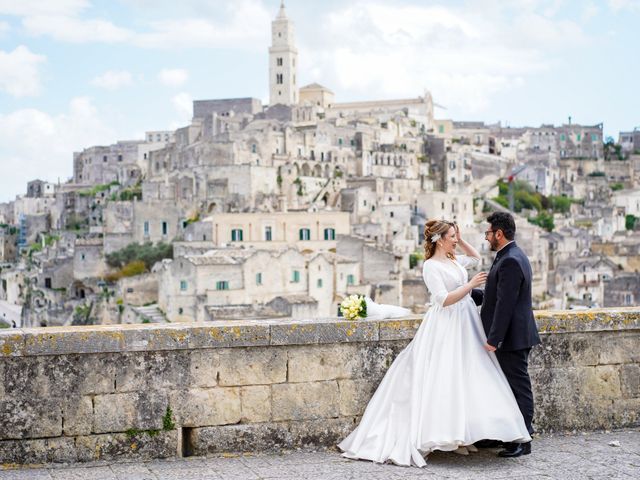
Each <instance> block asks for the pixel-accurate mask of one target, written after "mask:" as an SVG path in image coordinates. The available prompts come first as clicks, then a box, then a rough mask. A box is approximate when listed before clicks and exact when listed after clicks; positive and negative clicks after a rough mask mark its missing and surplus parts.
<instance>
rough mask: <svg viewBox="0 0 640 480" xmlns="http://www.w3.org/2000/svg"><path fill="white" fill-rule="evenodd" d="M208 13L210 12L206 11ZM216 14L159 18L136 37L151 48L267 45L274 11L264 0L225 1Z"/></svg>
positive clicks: (254, 48) (142, 44)
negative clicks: (266, 5) (148, 28)
mask: <svg viewBox="0 0 640 480" xmlns="http://www.w3.org/2000/svg"><path fill="white" fill-rule="evenodd" d="M205 13H207V12H205ZM210 15H215V18H212V17H210V16H209V15H204V16H202V17H198V18H181V19H175V20H174V19H171V20H162V21H156V22H153V23H151V24H150V27H151V31H150V32H144V33H138V34H137V35H136V37H135V39H134V40H133V41H134V43H135V44H136V45H138V46H141V47H147V48H162V49H174V48H190V47H206V48H234V49H236V48H243V49H250V50H256V49H258V48H264V45H266V42H267V41H268V39H269V28H270V27H269V26H270V24H271V20H272V16H273V12H271V11H269V10H267V9H266V7H265V6H264V4H263V3H262V1H260V0H236V1H234V2H225V4H224V7H223V8H222V9H217V10H216V11H215V13H214V12H211V13H210Z"/></svg>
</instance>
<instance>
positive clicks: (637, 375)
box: [620, 364, 640, 398]
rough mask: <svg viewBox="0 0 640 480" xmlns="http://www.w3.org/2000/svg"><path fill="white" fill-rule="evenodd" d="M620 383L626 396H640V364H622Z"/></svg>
mask: <svg viewBox="0 0 640 480" xmlns="http://www.w3.org/2000/svg"><path fill="white" fill-rule="evenodd" d="M620 385H621V387H622V395H623V397H625V398H638V397H640V365H638V364H628V365H621V366H620Z"/></svg>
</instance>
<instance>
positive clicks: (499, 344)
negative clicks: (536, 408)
mask: <svg viewBox="0 0 640 480" xmlns="http://www.w3.org/2000/svg"><path fill="white" fill-rule="evenodd" d="M487 221H488V222H489V225H490V227H489V229H488V230H487V231H486V232H485V238H486V240H487V242H489V246H490V247H491V250H492V251H494V252H498V253H497V254H496V258H495V260H494V261H493V265H491V270H490V271H489V275H488V277H487V283H486V284H485V289H484V300H483V302H482V310H481V312H480V317H481V318H482V325H483V326H484V331H485V333H486V334H487V343H486V345H485V349H486V350H488V351H489V352H496V357H497V358H498V362H499V363H500V367H501V368H502V371H503V372H504V374H505V376H506V377H507V381H508V382H509V385H510V386H511V390H513V394H514V396H515V397H516V401H517V402H518V407H519V408H520V411H521V412H522V416H523V417H524V423H525V425H526V427H527V430H529V433H530V434H531V433H533V427H532V426H531V422H532V420H533V393H532V391H531V380H530V379H529V373H528V371H527V367H528V358H529V352H530V351H531V347H533V346H534V345H537V344H539V343H540V337H539V336H538V328H537V326H536V322H535V320H534V318H533V311H532V307H531V276H532V275H531V265H530V263H529V259H528V258H527V256H526V255H525V254H524V252H523V251H522V250H520V248H519V247H518V246H517V245H516V243H515V241H514V237H515V233H516V224H515V221H514V219H513V217H512V216H511V214H509V213H506V212H495V213H493V214H492V215H490V216H489V218H487ZM504 447H505V449H504V450H503V451H501V452H500V453H498V455H499V456H501V457H519V456H520V455H527V454H529V453H531V442H528V443H506V444H505V445H504Z"/></svg>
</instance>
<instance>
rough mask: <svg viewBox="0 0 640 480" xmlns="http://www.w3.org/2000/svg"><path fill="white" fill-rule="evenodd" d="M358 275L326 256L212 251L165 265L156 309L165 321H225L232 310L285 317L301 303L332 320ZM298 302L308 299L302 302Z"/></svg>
mask: <svg viewBox="0 0 640 480" xmlns="http://www.w3.org/2000/svg"><path fill="white" fill-rule="evenodd" d="M359 273H360V272H359V265H357V262H355V261H354V260H352V259H348V258H343V257H341V256H337V255H335V254H331V253H328V252H318V253H315V254H307V255H305V254H304V253H301V252H300V251H298V250H296V249H294V248H285V249H284V250H257V249H252V248H217V249H214V250H209V251H207V252H206V253H204V254H195V255H184V256H180V257H176V258H174V260H165V261H164V262H163V263H162V266H161V267H160V271H159V287H158V288H159V295H158V297H159V306H160V308H161V309H162V310H163V311H164V312H165V314H166V316H167V318H168V319H169V320H170V321H190V320H192V319H196V320H198V321H203V320H215V319H217V318H221V317H227V318H228V316H229V315H231V310H233V309H234V308H235V310H237V311H239V312H241V314H242V316H243V318H247V317H256V316H258V317H259V316H261V315H262V314H261V312H264V311H265V310H267V309H270V310H271V311H272V312H273V314H277V311H278V310H277V309H278V308H281V309H284V312H283V311H280V313H281V314H283V313H284V314H287V313H288V312H291V309H292V308H294V310H299V308H300V305H303V304H304V305H305V306H304V307H303V308H306V309H307V313H308V314H309V315H311V316H314V317H317V316H331V315H335V313H336V311H337V306H338V303H339V301H340V300H341V299H342V298H343V297H344V296H345V295H346V294H347V292H348V291H349V289H350V288H353V287H354V286H356V285H359V283H360V275H359ZM303 297H304V298H307V299H310V300H309V301H304V302H301V298H303ZM274 300H275V302H274ZM293 304H296V305H298V307H292V305H293ZM309 308H311V310H308V309H309ZM224 309H226V311H225V310H224ZM298 313H299V312H298Z"/></svg>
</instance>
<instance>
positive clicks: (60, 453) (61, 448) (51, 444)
mask: <svg viewBox="0 0 640 480" xmlns="http://www.w3.org/2000/svg"><path fill="white" fill-rule="evenodd" d="M44 448H45V450H46V456H47V463H73V462H77V461H78V452H77V450H76V444H75V440H74V439H73V438H69V437H58V438H47V440H46V443H45V446H44Z"/></svg>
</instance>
